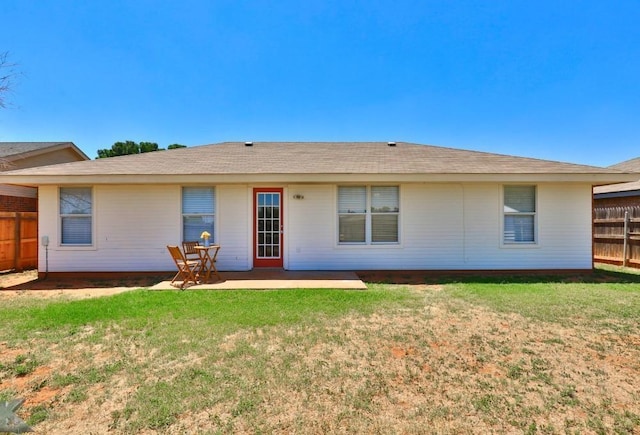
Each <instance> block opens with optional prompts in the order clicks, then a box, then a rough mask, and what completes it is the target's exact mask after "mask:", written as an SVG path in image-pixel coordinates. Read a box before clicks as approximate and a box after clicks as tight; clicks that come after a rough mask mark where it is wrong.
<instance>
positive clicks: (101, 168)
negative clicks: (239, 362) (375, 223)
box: [0, 142, 631, 185]
mask: <svg viewBox="0 0 640 435" xmlns="http://www.w3.org/2000/svg"><path fill="white" fill-rule="evenodd" d="M248 144H249V143H245V142H224V143H220V144H211V145H202V146H197V147H190V148H180V149H174V150H166V151H156V152H151V153H144V154H135V155H128V156H121V157H111V158H105V159H97V160H90V161H84V162H71V163H65V164H60V165H54V166H48V167H43V168H37V169H24V170H16V171H10V172H5V173H4V174H2V175H0V182H7V181H6V180H7V177H11V181H12V182H17V180H18V179H20V178H24V179H26V178H27V177H29V179H31V180H32V181H31V182H32V183H33V184H34V185H38V184H61V183H74V182H75V183H78V182H91V183H92V184H115V183H119V182H128V183H156V182H213V181H217V182H248V181H253V182H255V181H265V182H266V181H269V182H273V181H281V182H285V181H302V182H321V181H331V182H339V181H362V180H364V179H366V176H370V175H372V174H375V175H376V176H377V177H376V180H401V179H404V180H407V181H452V180H456V181H464V180H467V181H474V180H475V181H491V180H493V181H496V180H513V181H518V180H531V179H532V178H536V179H538V178H545V177H546V178H545V180H549V181H580V182H592V183H593V184H602V183H611V182H620V181H628V180H631V178H630V177H629V176H628V175H626V174H624V173H622V172H620V171H617V170H615V169H607V168H599V167H594V166H585V165H575V164H570V163H561V162H553V161H547V160H539V159H532V158H524V157H514V156H508V155H501V154H492V153H484V152H477V151H468V150H461V149H453V148H444V147H439V146H431V145H419V144H412V143H405V142H398V143H391V144H392V146H390V144H389V143H387V142H254V143H250V146H248ZM167 177H170V181H169V179H168V178H167ZM510 177H511V178H510ZM369 179H370V177H369ZM23 182H24V181H23Z"/></svg>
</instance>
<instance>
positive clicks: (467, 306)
mask: <svg viewBox="0 0 640 435" xmlns="http://www.w3.org/2000/svg"><path fill="white" fill-rule="evenodd" d="M598 276H599V277H600V278H603V279H602V280H601V279H600V278H598V279H588V280H585V282H575V280H571V281H574V282H563V281H566V280H562V279H558V278H557V277H556V278H540V277H529V278H518V279H510V280H506V279H505V278H499V279H498V278H491V279H485V278H481V279H479V278H468V279H465V280H464V281H463V282H455V281H454V280H449V281H448V282H447V283H432V284H431V285H423V286H399V285H392V284H376V285H371V286H370V289H369V290H367V291H345V290H282V291H197V290H195V291H189V290H187V291H148V290H137V291H133V292H128V293H122V294H119V295H115V296H111V297H104V298H96V299H86V300H65V299H55V298H53V299H34V298H26V297H20V298H16V299H1V300H0V301H1V302H2V305H1V306H0V337H2V339H1V340H0V382H2V383H1V384H0V400H2V399H11V398H14V397H16V396H19V397H25V398H27V403H26V404H25V406H24V408H23V410H21V415H23V416H24V417H25V418H28V419H29V422H30V423H31V424H32V425H34V428H35V429H37V430H39V431H41V432H42V433H66V432H68V431H69V428H71V432H72V433H80V432H83V431H84V432H87V433H89V432H91V431H94V432H99V433H101V432H105V431H107V430H112V431H114V432H115V433H135V432H139V431H152V432H159V433H165V432H166V433H274V432H277V433H328V432H351V433H399V432H402V433H425V432H427V433H468V432H478V431H479V432H498V433H504V432H515V433H523V432H525V433H629V434H631V433H637V431H639V430H640V395H639V394H638V392H637V385H640V284H638V282H637V278H638V276H636V275H632V274H621V273H618V272H616V271H602V272H601V273H600V275H598ZM600 281H605V282H600ZM634 431H636V432H634Z"/></svg>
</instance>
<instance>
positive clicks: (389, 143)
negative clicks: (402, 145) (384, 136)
mask: <svg viewBox="0 0 640 435" xmlns="http://www.w3.org/2000/svg"><path fill="white" fill-rule="evenodd" d="M387 145H388V146H390V147H394V146H396V143H395V142H387Z"/></svg>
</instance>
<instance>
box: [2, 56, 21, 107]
mask: <svg viewBox="0 0 640 435" xmlns="http://www.w3.org/2000/svg"><path fill="white" fill-rule="evenodd" d="M15 66H16V64H14V63H11V62H9V52H8V51H5V52H4V53H0V109H4V108H5V107H7V102H6V100H5V94H6V93H7V92H9V91H10V90H11V89H12V88H13V85H14V84H15V79H16V78H17V77H18V75H19V73H18V72H17V71H16V70H15V69H14V68H15Z"/></svg>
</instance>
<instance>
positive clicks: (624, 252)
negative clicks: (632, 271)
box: [622, 210, 629, 267]
mask: <svg viewBox="0 0 640 435" xmlns="http://www.w3.org/2000/svg"><path fill="white" fill-rule="evenodd" d="M622 231H623V244H622V267H627V257H628V255H627V251H628V250H629V242H628V239H629V211H627V210H625V212H624V229H623V230H622Z"/></svg>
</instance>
